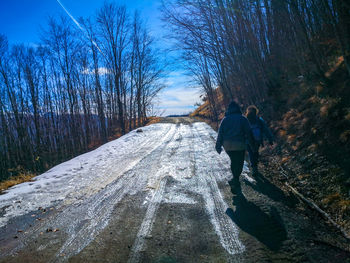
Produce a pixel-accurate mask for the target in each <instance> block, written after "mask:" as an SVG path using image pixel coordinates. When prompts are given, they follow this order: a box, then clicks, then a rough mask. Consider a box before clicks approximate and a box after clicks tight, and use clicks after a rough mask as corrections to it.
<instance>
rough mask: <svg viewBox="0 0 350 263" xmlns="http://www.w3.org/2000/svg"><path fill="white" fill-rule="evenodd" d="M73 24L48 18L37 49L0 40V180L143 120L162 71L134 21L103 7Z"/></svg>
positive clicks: (141, 26) (120, 9)
mask: <svg viewBox="0 0 350 263" xmlns="http://www.w3.org/2000/svg"><path fill="white" fill-rule="evenodd" d="M79 24H80V27H77V26H76V25H75V24H74V23H72V22H71V20H69V19H67V18H64V17H61V18H60V19H53V18H51V19H50V20H49V24H48V26H47V27H46V28H47V29H46V30H45V32H42V37H41V39H42V41H41V43H40V44H39V45H38V46H37V47H28V46H24V45H9V44H8V41H7V39H6V36H3V35H0V160H1V161H0V162H1V163H0V175H1V176H0V180H2V179H5V178H7V177H8V176H11V175H14V174H15V173H16V171H17V172H18V170H22V169H23V170H26V171H32V172H34V173H38V172H42V171H44V170H46V169H48V168H49V167H51V166H52V165H54V164H57V163H59V162H61V161H63V160H67V159H69V158H71V157H73V156H76V155H77V154H80V153H82V152H86V151H87V150H89V149H92V148H94V147H96V146H97V145H100V144H101V143H104V142H106V141H107V140H108V138H113V137H114V136H115V135H118V134H119V135H122V134H125V133H126V132H127V131H129V130H131V129H133V128H135V127H137V126H140V125H142V124H144V122H145V121H146V117H147V114H149V112H150V110H151V109H152V100H153V99H154V97H155V96H156V94H157V93H158V92H159V91H160V89H161V88H162V83H161V77H162V74H163V70H162V66H161V61H160V60H161V58H160V57H159V54H158V53H156V52H155V48H154V43H153V38H152V37H151V36H150V34H149V32H148V30H147V27H146V25H145V24H144V22H143V21H142V20H141V19H140V16H139V14H138V13H137V12H136V13H135V14H133V15H130V14H129V13H128V12H127V10H126V8H125V7H123V6H117V5H115V4H110V3H105V4H104V6H103V7H102V8H101V9H100V10H98V12H97V13H96V16H95V17H94V18H89V19H80V20H79Z"/></svg>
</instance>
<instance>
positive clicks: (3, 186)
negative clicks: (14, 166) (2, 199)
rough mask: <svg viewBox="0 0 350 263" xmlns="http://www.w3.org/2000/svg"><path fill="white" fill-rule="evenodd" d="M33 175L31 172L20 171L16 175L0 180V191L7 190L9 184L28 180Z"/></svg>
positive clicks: (12, 184)
mask: <svg viewBox="0 0 350 263" xmlns="http://www.w3.org/2000/svg"><path fill="white" fill-rule="evenodd" d="M33 177H35V174H31V173H21V174H19V175H17V176H12V177H10V178H9V179H7V180H5V181H2V182H0V193H1V192H2V191H5V190H7V189H8V188H10V187H11V186H14V185H17V184H20V183H24V182H29V181H31V180H32V179H33Z"/></svg>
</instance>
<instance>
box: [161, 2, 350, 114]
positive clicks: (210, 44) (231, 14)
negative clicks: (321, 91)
mask: <svg viewBox="0 0 350 263" xmlns="http://www.w3.org/2000/svg"><path fill="white" fill-rule="evenodd" d="M163 19H164V21H166V22H167V23H168V24H169V26H170V27H171V36H172V37H173V38H175V39H176V40H178V41H177V47H178V48H179V50H181V52H182V57H183V59H184V61H185V62H186V65H187V68H188V70H189V71H190V72H191V73H192V74H193V75H194V76H195V78H196V81H197V82H198V83H199V84H200V85H201V87H202V88H203V90H204V91H205V93H206V98H207V99H208V101H209V103H210V105H211V111H212V116H213V119H214V120H217V118H218V108H217V107H218V106H217V101H216V100H217V98H216V96H215V95H214V90H215V89H216V88H217V87H220V88H221V91H222V93H223V96H224V98H225V99H226V102H228V101H230V100H232V99H236V100H238V101H240V102H241V103H243V104H245V105H247V104H257V105H264V104H265V105H266V104H269V105H272V104H273V103H271V100H273V96H272V95H273V94H277V93H279V92H283V90H281V86H282V85H283V86H284V88H287V87H288V83H290V82H291V80H293V79H297V78H298V77H299V78H303V79H307V78H319V79H320V80H322V79H325V78H326V77H325V72H327V71H328V70H329V69H330V68H331V67H332V66H333V65H332V61H334V60H336V58H339V57H341V56H343V59H344V64H345V66H346V69H347V72H348V74H349V75H350V4H349V2H348V1H344V0H249V1H247V0H195V1H192V0H169V1H164V3H163ZM324 82H327V80H326V79H325V80H324ZM288 88H293V86H292V85H289V87H288Z"/></svg>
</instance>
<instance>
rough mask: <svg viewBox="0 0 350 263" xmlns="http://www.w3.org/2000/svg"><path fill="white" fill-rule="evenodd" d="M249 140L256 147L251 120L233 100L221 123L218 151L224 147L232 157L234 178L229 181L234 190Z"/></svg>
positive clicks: (217, 142)
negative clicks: (249, 120)
mask: <svg viewBox="0 0 350 263" xmlns="http://www.w3.org/2000/svg"><path fill="white" fill-rule="evenodd" d="M247 142H248V144H249V145H250V146H249V147H250V149H253V150H254V149H255V148H256V147H257V146H256V145H255V140H254V138H253V133H252V130H251V127H250V125H249V122H248V120H247V118H246V117H245V116H243V115H242V112H241V109H240V107H239V105H238V104H237V103H236V102H234V101H232V102H231V103H230V104H229V106H228V109H227V111H226V113H225V117H224V118H223V120H222V121H221V123H220V127H219V131H218V137H217V140H216V146H215V148H216V151H217V152H218V153H219V154H220V153H221V151H222V147H224V149H225V152H226V153H227V154H228V156H229V157H230V159H231V171H232V175H233V179H232V180H231V181H229V184H230V186H231V189H232V191H234V189H235V187H236V186H239V176H240V174H241V172H242V170H243V164H244V157H245V150H246V148H247Z"/></svg>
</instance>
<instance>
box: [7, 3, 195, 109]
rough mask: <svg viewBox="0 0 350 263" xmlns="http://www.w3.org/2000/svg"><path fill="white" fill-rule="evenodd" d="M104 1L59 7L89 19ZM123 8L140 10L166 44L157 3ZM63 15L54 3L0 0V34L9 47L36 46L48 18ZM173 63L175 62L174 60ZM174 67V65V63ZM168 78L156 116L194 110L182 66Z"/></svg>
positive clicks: (129, 5) (154, 33)
mask: <svg viewBox="0 0 350 263" xmlns="http://www.w3.org/2000/svg"><path fill="white" fill-rule="evenodd" d="M104 1H105V0H61V3H62V4H63V5H64V6H65V7H66V9H68V11H69V12H70V13H71V14H72V15H73V16H74V17H75V18H79V17H88V16H92V15H94V14H95V12H96V10H97V9H98V8H99V7H101V6H102V5H103V3H104ZM115 2H116V3H117V4H121V5H125V6H126V7H127V9H128V10H129V12H130V13H132V12H133V11H134V10H136V9H137V10H139V11H140V12H141V15H142V17H143V19H144V20H145V21H146V22H147V24H148V26H149V27H150V31H151V34H152V35H153V36H156V37H157V38H158V40H157V41H158V44H159V43H160V44H161V45H162V44H165V43H164V42H167V40H166V39H163V38H161V37H162V36H163V35H164V33H165V29H164V24H162V22H161V21H160V11H159V6H160V2H161V1H160V0H117V1H115ZM60 15H66V14H65V13H64V11H63V9H62V8H61V7H60V5H59V4H58V3H57V1H56V0H0V33H1V34H4V35H5V36H6V37H7V38H8V40H9V42H10V43H11V44H19V43H25V44H28V45H35V43H37V42H39V41H40V31H41V28H45V27H46V25H47V20H48V17H50V16H53V17H57V16H60ZM174 61H176V60H174ZM174 63H175V62H174ZM173 68H175V71H174V72H171V73H170V74H169V78H168V79H167V80H166V81H165V82H166V83H167V86H168V88H167V89H166V90H163V91H162V92H161V93H160V94H159V98H158V100H157V101H158V103H157V104H158V105H156V108H155V109H156V112H157V113H163V114H164V115H168V114H183V113H188V112H189V111H191V110H193V109H194V106H193V105H194V104H195V103H196V102H198V101H199V92H198V90H196V89H193V88H189V86H190V84H189V78H188V77H187V76H185V75H184V74H183V71H182V70H181V66H178V67H176V65H174V67H173Z"/></svg>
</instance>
